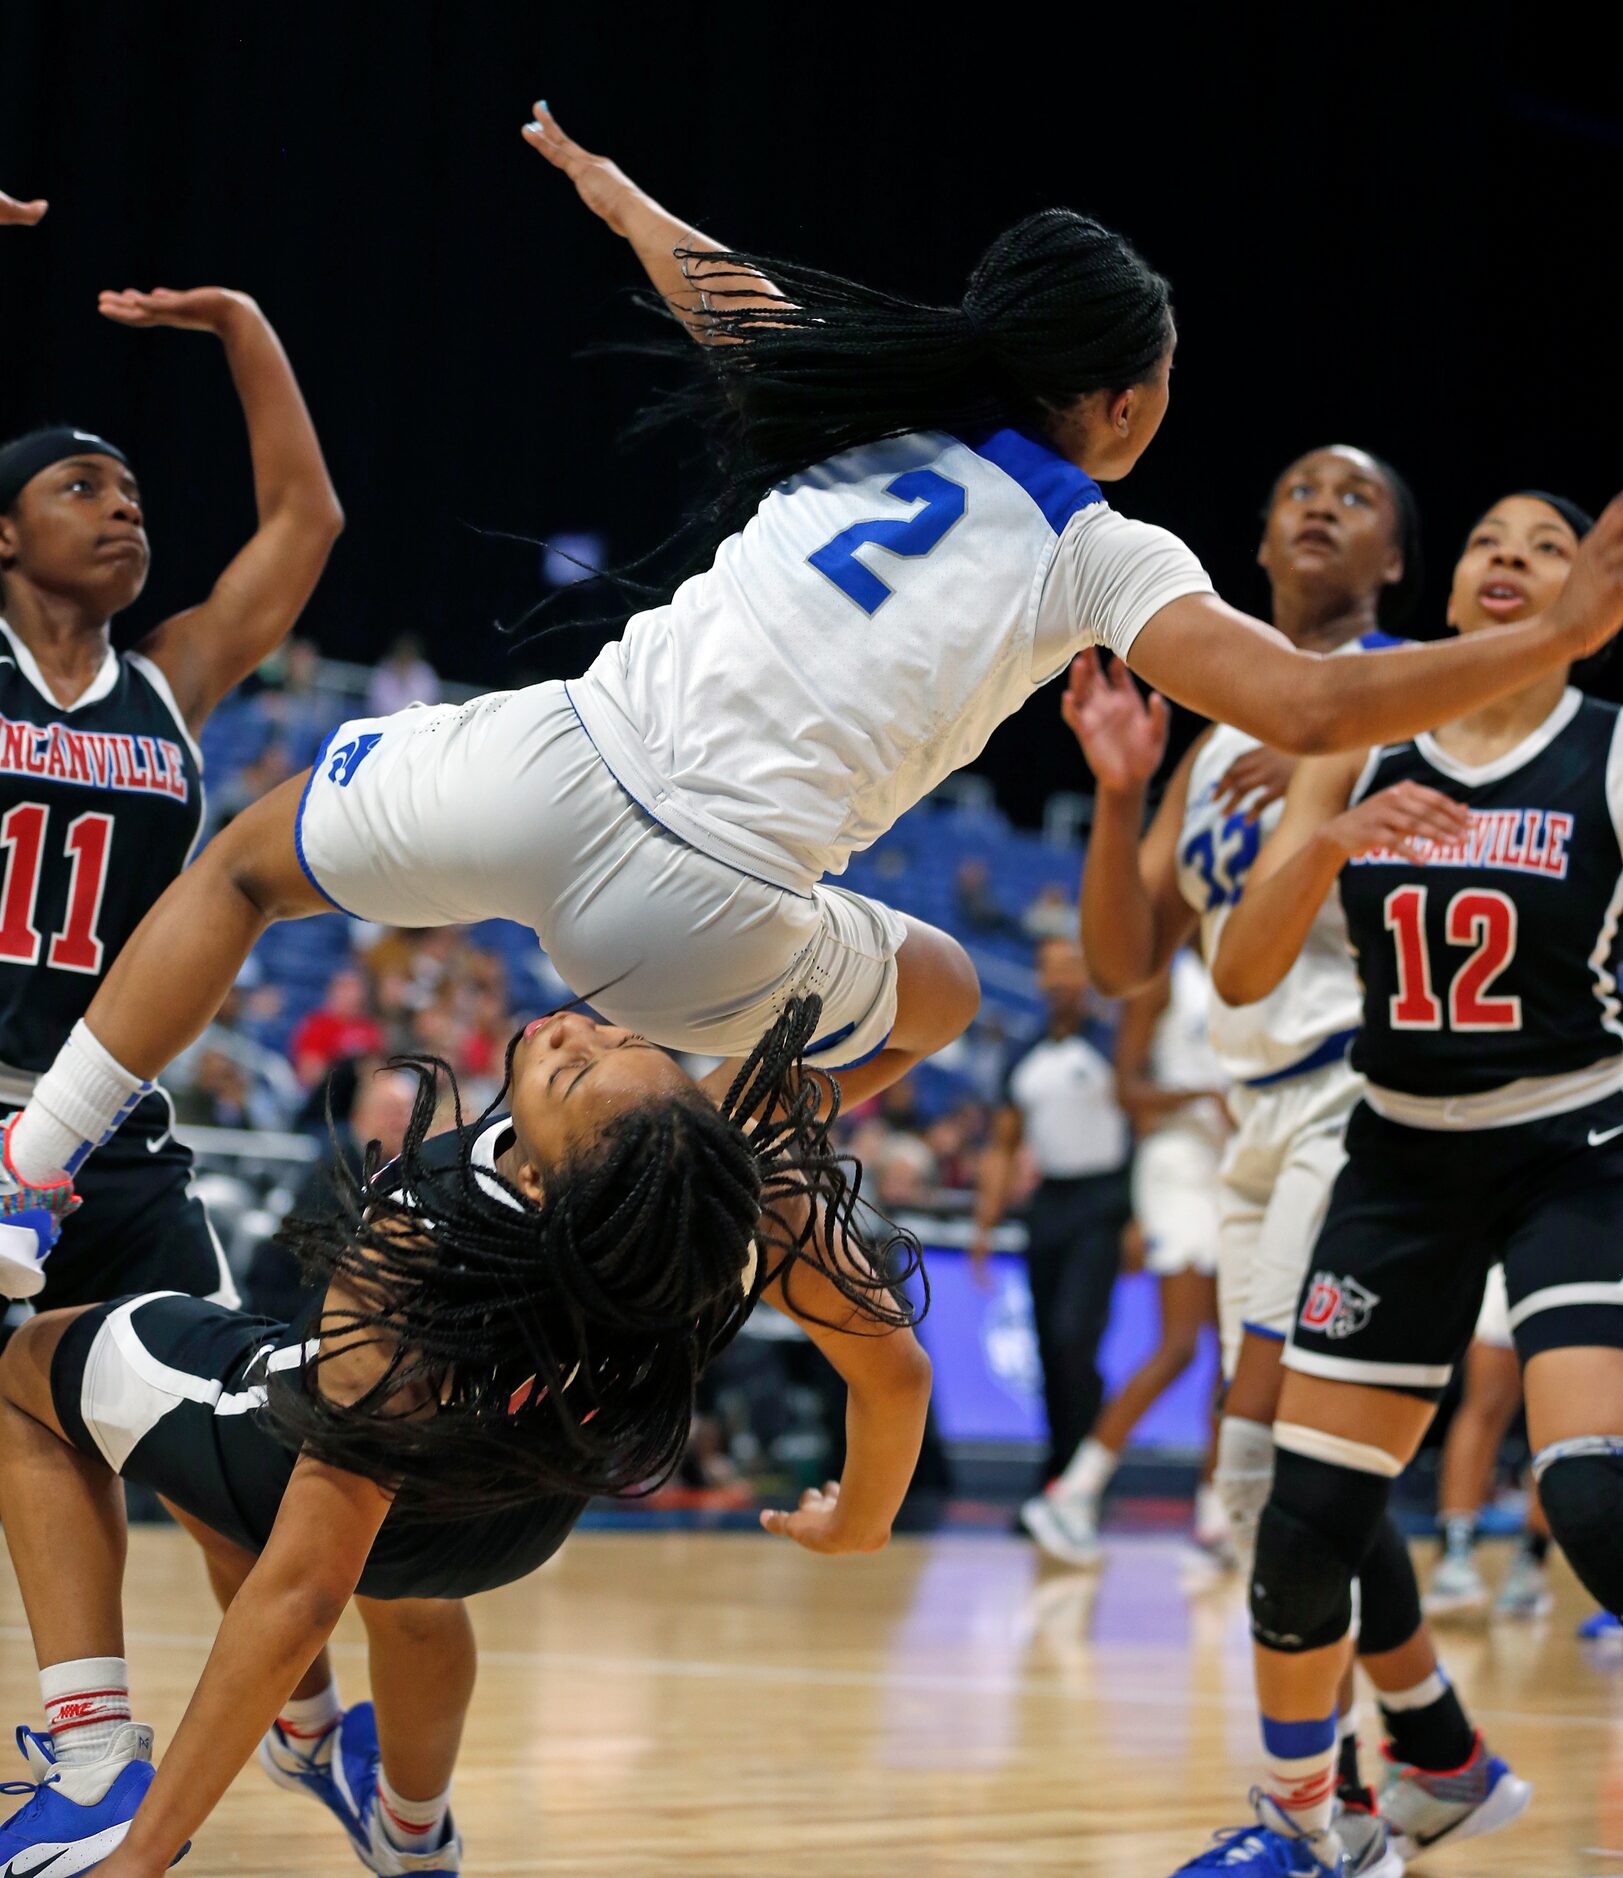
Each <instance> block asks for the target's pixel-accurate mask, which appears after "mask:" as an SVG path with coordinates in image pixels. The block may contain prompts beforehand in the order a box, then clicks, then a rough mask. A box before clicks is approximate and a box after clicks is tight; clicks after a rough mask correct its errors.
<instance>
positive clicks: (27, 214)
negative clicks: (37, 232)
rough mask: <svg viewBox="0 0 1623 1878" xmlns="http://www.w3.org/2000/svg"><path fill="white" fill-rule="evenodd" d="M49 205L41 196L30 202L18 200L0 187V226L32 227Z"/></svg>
mask: <svg viewBox="0 0 1623 1878" xmlns="http://www.w3.org/2000/svg"><path fill="white" fill-rule="evenodd" d="M49 206H50V205H49V204H48V203H47V202H46V201H45V199H44V198H43V197H37V198H36V199H35V200H34V201H32V202H19V201H18V200H17V198H16V197H15V196H8V195H7V194H6V192H5V190H3V189H0V228H32V227H33V226H34V224H35V223H36V222H37V221H39V220H41V219H42V217H43V216H44V214H45V211H46V209H47V208H48V207H49Z"/></svg>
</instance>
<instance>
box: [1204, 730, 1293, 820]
mask: <svg viewBox="0 0 1623 1878" xmlns="http://www.w3.org/2000/svg"><path fill="white" fill-rule="evenodd" d="M1296 762H1297V759H1296V758H1295V757H1293V756H1286V755H1285V753H1284V751H1283V750H1270V749H1269V748H1268V746H1267V745H1266V744H1258V745H1257V747H1256V749H1254V750H1242V751H1241V752H1240V754H1239V755H1238V756H1237V757H1236V758H1235V759H1234V761H1233V762H1232V763H1231V764H1230V765H1229V766H1228V768H1227V769H1226V770H1224V772H1223V774H1222V776H1221V777H1220V778H1219V779H1218V784H1217V788H1216V789H1215V790H1214V791H1213V793H1212V800H1213V801H1214V802H1215V803H1216V804H1217V806H1218V808H1220V809H1221V810H1222V811H1223V813H1224V814H1225V815H1232V814H1233V813H1234V811H1235V810H1236V809H1237V808H1239V807H1240V806H1241V805H1242V804H1243V805H1244V808H1245V819H1246V820H1247V821H1248V822H1254V821H1255V820H1256V819H1257V817H1258V816H1259V815H1261V813H1262V812H1263V810H1264V809H1265V808H1267V807H1268V805H1269V804H1270V803H1273V802H1277V801H1279V800H1280V798H1281V797H1282V796H1283V795H1284V793H1285V791H1286V790H1287V789H1288V788H1289V787H1290V786H1291V778H1292V777H1293V776H1294V775H1295V774H1296Z"/></svg>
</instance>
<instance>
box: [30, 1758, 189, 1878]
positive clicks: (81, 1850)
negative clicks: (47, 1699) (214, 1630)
mask: <svg viewBox="0 0 1623 1878" xmlns="http://www.w3.org/2000/svg"><path fill="white" fill-rule="evenodd" d="M17 1746H18V1747H19V1748H20V1749H21V1750H22V1756H23V1759H24V1760H25V1761H27V1763H28V1769H29V1772H30V1773H31V1774H32V1775H33V1778H32V1779H31V1780H11V1781H7V1782H6V1783H5V1784H4V1785H0V1793H27V1794H31V1795H32V1796H33V1797H32V1798H31V1799H30V1800H28V1801H27V1802H26V1804H25V1805H23V1806H22V1807H20V1808H19V1809H18V1810H17V1811H16V1812H15V1813H13V1814H12V1816H11V1817H10V1819H8V1820H7V1821H6V1822H5V1824H4V1825H0V1878H31V1874H32V1873H34V1872H39V1873H41V1874H44V1873H49V1875H50V1878H69V1875H70V1874H71V1873H74V1872H84V1871H89V1870H90V1869H91V1868H92V1867H93V1866H96V1865H99V1864H100V1863H101V1862H102V1860H103V1859H104V1858H107V1857H108V1856H109V1855H110V1854H111V1853H112V1852H113V1851H114V1849H115V1848H116V1847H118V1846H120V1845H122V1844H123V1842H124V1835H125V1834H126V1833H127V1832H128V1831H129V1829H130V1821H131V1820H132V1819H133V1818H134V1817H135V1810H136V1808H137V1807H138V1806H139V1805H140V1804H141V1802H142V1801H143V1800H144V1799H145V1798H146V1793H147V1788H148V1787H150V1786H151V1785H152V1779H153V1773H154V1769H153V1766H152V1730H151V1729H150V1728H145V1727H143V1726H142V1725H141V1724H140V1723H139V1722H129V1723H126V1725H125V1726H124V1727H122V1728H120V1729H119V1731H118V1733H117V1734H116V1735H114V1737H113V1742H112V1746H111V1747H110V1748H109V1749H108V1750H107V1753H106V1754H105V1755H104V1756H103V1757H102V1759H101V1760H99V1761H85V1762H79V1763H76V1764H71V1765H68V1766H63V1765H62V1764H60V1763H59V1762H58V1760H57V1758H56V1755H55V1754H54V1753H53V1752H52V1749H51V1741H50V1737H49V1736H48V1735H37V1734H35V1733H33V1732H32V1730H30V1729H27V1728H19V1729H18V1730H17ZM190 1850H191V1844H190V1842H189V1841H188V1843H187V1844H185V1845H183V1846H182V1847H181V1848H180V1850H179V1851H178V1852H177V1853H176V1854H175V1856H174V1857H173V1858H172V1859H171V1860H170V1861H169V1862H170V1863H171V1864H172V1865H178V1864H179V1863H180V1861H181V1860H182V1859H183V1858H184V1857H185V1856H186V1854H187V1853H188V1852H189V1851H190Z"/></svg>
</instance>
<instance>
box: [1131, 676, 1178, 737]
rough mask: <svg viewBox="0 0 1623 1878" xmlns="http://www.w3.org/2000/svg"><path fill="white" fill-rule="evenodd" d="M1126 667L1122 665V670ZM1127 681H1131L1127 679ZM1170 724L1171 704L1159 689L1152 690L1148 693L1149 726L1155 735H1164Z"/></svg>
mask: <svg viewBox="0 0 1623 1878" xmlns="http://www.w3.org/2000/svg"><path fill="white" fill-rule="evenodd" d="M1126 669H1127V667H1126V666H1125V665H1124V666H1123V667H1122V670H1123V671H1126ZM1129 682H1131V681H1130V680H1129ZM1171 726H1172V707H1171V705H1169V704H1168V703H1167V701H1166V699H1165V698H1163V697H1162V696H1161V694H1160V692H1159V691H1152V692H1151V693H1150V728H1151V729H1152V730H1153V731H1154V732H1155V734H1156V736H1158V737H1164V736H1165V735H1166V733H1167V731H1168V730H1169V729H1170V728H1171Z"/></svg>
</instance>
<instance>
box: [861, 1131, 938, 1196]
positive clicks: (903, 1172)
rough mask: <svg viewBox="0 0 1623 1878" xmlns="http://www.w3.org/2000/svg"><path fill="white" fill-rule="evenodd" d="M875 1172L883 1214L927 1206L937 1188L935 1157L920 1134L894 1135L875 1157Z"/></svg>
mask: <svg viewBox="0 0 1623 1878" xmlns="http://www.w3.org/2000/svg"><path fill="white" fill-rule="evenodd" d="M872 1173H873V1180H874V1194H873V1197H874V1199H875V1200H876V1201H877V1203H878V1205H879V1208H880V1210H881V1211H882V1212H885V1213H895V1212H896V1211H897V1210H898V1209H900V1208H902V1207H909V1206H913V1207H917V1206H923V1205H925V1204H926V1203H927V1202H928V1201H929V1199H930V1196H931V1193H932V1191H933V1189H934V1187H935V1156H934V1155H933V1154H932V1153H931V1152H930V1150H929V1148H928V1147H926V1146H925V1144H924V1142H923V1141H921V1140H920V1139H919V1137H918V1136H917V1135H904V1134H893V1135H891V1136H890V1137H889V1138H888V1139H887V1140H886V1141H885V1142H883V1143H882V1144H881V1146H880V1148H879V1151H878V1153H877V1154H876V1155H875V1157H874V1163H873V1168H872Z"/></svg>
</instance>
